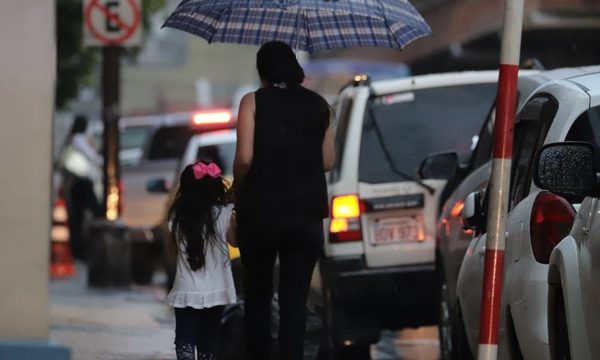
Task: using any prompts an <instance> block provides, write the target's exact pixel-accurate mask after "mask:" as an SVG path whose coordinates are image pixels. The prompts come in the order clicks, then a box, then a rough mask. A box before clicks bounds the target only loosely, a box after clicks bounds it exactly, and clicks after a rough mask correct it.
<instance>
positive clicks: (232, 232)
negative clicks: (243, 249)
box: [227, 210, 238, 248]
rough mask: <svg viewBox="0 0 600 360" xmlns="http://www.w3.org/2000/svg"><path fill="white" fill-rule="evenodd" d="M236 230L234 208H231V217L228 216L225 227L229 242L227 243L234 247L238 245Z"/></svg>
mask: <svg viewBox="0 0 600 360" xmlns="http://www.w3.org/2000/svg"><path fill="white" fill-rule="evenodd" d="M236 231H237V220H236V215H235V210H233V211H232V212H231V217H230V218H229V227H228V228H227V242H228V243H229V245H231V246H233V247H234V248H237V247H238V241H237V235H236Z"/></svg>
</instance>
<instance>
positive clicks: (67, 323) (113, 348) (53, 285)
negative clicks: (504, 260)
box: [50, 264, 439, 360]
mask: <svg viewBox="0 0 600 360" xmlns="http://www.w3.org/2000/svg"><path fill="white" fill-rule="evenodd" d="M165 295H166V294H165V291H164V290H163V289H162V287H161V286H158V285H156V286H132V287H131V288H129V289H120V290H119V289H113V290H102V289H91V288H88V287H87V286H86V273H85V266H83V265H81V264H78V265H77V273H76V275H75V276H74V277H73V278H68V279H52V280H51V282H50V298H51V306H50V317H51V319H50V321H51V327H50V338H51V340H53V341H57V342H59V343H61V344H63V345H65V346H67V347H69V348H70V349H71V359H72V360H94V359H98V360H120V359H122V360H167V359H168V360H171V359H175V351H174V346H173V337H174V329H175V318H174V315H173V312H172V309H171V308H169V307H168V306H166V305H164V299H165ZM223 341H224V342H226V341H227V339H223ZM225 347H227V346H225ZM228 350H229V349H228ZM438 354H439V352H438V340H437V329H436V328H435V327H427V328H419V329H407V330H403V331H400V332H393V331H384V332H383V333H382V340H381V341H380V342H379V343H378V344H376V345H374V346H373V347H372V348H371V355H372V358H373V359H374V360H397V359H398V360H404V359H407V360H408V359H410V360H436V359H438V358H439V355H438Z"/></svg>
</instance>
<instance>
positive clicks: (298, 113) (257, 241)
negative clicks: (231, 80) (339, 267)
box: [233, 41, 335, 360]
mask: <svg viewBox="0 0 600 360" xmlns="http://www.w3.org/2000/svg"><path fill="white" fill-rule="evenodd" d="M256 67H257V70H258V75H259V76H260V79H261V83H262V87H261V88H260V89H259V90H257V91H255V92H251V93H248V94H246V95H245V96H244V97H243V98H242V101H241V104H240V109H239V114H238V127H237V147H236V155H235V161H234V185H233V191H234V193H235V198H236V217H237V241H238V243H239V247H240V252H241V259H242V265H243V272H244V294H245V298H244V306H245V323H246V337H247V339H248V345H249V346H248V350H249V352H250V354H251V356H252V359H255V360H266V359H269V358H271V345H272V344H271V343H272V338H271V299H272V297H273V272H274V264H275V259H276V258H277V257H279V289H278V294H279V307H280V324H279V338H278V347H279V355H278V357H279V359H293V360H299V359H302V356H303V343H304V333H305V327H306V316H307V309H306V303H307V298H308V290H309V286H310V279H311V276H312V272H313V269H314V267H315V264H316V261H317V259H318V258H319V256H320V254H321V251H322V245H323V218H325V217H327V216H328V213H329V210H328V204H327V201H328V200H327V187H326V182H325V174H324V172H325V171H327V170H329V169H331V167H332V166H333V162H334V157H335V156H334V145H333V111H332V110H331V108H330V106H329V105H328V104H327V102H326V101H325V99H323V98H322V97H321V96H320V95H318V94H317V93H315V92H313V91H311V90H308V89H306V88H304V87H303V86H301V83H302V82H303V80H304V71H303V69H302V67H301V66H300V64H299V63H298V61H297V59H296V56H295V54H294V52H293V51H292V49H291V48H290V47H289V46H288V45H286V44H284V43H282V42H278V41H272V42H268V43H266V44H264V45H263V46H262V47H261V48H260V49H259V51H258V53H257V58H256Z"/></svg>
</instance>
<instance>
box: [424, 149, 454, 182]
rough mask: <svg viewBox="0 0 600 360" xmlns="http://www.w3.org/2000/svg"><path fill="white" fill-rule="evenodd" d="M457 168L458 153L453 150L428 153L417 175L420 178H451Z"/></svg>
mask: <svg viewBox="0 0 600 360" xmlns="http://www.w3.org/2000/svg"><path fill="white" fill-rule="evenodd" d="M458 169H459V161H458V154H457V153H456V152H455V151H451V152H445V153H438V154H431V155H428V156H427V157H426V158H425V159H423V162H422V163H421V166H419V171H418V175H419V178H421V179H443V180H448V179H452V178H453V177H454V176H455V175H456V173H457V172H458Z"/></svg>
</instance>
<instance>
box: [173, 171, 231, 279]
mask: <svg viewBox="0 0 600 360" xmlns="http://www.w3.org/2000/svg"><path fill="white" fill-rule="evenodd" d="M202 163H204V164H207V163H206V162H204V161H203V162H202ZM194 165H195V164H191V165H188V166H186V167H185V169H184V170H183V172H182V173H181V177H180V178H179V190H178V191H177V194H176V195H175V200H174V201H173V205H171V208H170V209H169V219H170V221H171V232H172V233H173V239H174V240H175V244H176V248H177V251H181V248H180V246H179V245H180V244H183V245H184V247H185V252H186V254H187V259H188V262H189V264H190V267H191V268H192V270H194V271H195V270H199V269H201V268H202V267H203V266H204V264H205V262H206V261H205V255H206V249H207V246H208V245H209V244H210V245H213V246H218V247H219V248H220V249H221V250H222V251H224V252H227V248H226V246H225V242H223V241H219V240H220V239H217V231H216V227H215V220H216V219H217V218H218V216H219V211H218V210H216V209H215V208H218V207H219V206H224V205H226V204H227V184H226V183H225V181H224V180H223V178H222V177H221V176H218V177H217V178H212V177H210V176H208V175H206V176H204V177H203V178H202V179H196V178H195V177H194V171H193V169H192V167H193V166H194Z"/></svg>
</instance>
